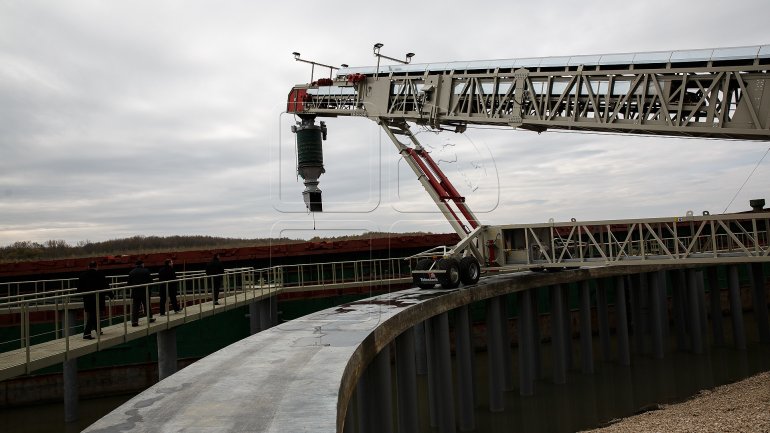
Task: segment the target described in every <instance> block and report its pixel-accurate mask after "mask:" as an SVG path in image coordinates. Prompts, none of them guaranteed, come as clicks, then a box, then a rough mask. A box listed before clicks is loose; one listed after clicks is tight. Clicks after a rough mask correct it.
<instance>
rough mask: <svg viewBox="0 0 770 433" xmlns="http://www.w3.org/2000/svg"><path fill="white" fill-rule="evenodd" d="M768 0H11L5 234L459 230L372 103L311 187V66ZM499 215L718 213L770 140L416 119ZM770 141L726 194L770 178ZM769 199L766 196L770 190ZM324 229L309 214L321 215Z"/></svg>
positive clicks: (625, 43)
mask: <svg viewBox="0 0 770 433" xmlns="http://www.w3.org/2000/svg"><path fill="white" fill-rule="evenodd" d="M768 17H770V2H767V1H766V0H755V1H751V0H745V1H744V0H736V1H732V2H728V3H725V2H723V1H711V0H709V1H698V2H695V3H693V2H675V1H670V0H667V1H657V0H648V1H642V2H607V1H581V2H577V1H550V2H519V1H510V0H506V1H494V2H489V1H475V2H467V1H424V2H415V1H402V0H392V1H389V2H379V3H378V2H368V3H366V2H363V3H362V2H358V3H356V2H346V3H345V2H343V3H339V2H337V3H332V2H316V1H313V2H311V1H307V2H305V1H294V2H257V1H247V0H243V1H236V0H232V1H213V0H212V1H190V0H185V1H157V0H153V1H137V0H132V1H104V0H98V1H97V0H93V1H62V0H59V1H53V0H51V1H34V0H19V1H12V0H0V245H8V244H10V243H13V242H15V241H23V240H32V241H45V240H48V239H63V240H66V241H67V242H70V243H73V244H74V243H76V242H78V241H84V240H91V241H101V240H107V239H114V238H119V237H126V236H133V235H161V236H168V235H212V236H227V237H248V238H251V237H266V236H289V237H303V238H308V237H311V236H314V235H315V234H347V233H349V232H360V231H365V230H377V231H395V232H404V231H415V230H425V231H433V232H450V231H451V228H450V226H449V224H448V223H446V222H445V221H444V220H443V219H441V216H440V215H439V214H437V213H436V211H435V210H434V208H433V205H432V203H431V202H430V200H429V199H428V196H427V194H426V193H425V192H424V191H423V190H422V187H421V186H420V185H419V183H418V182H417V181H416V180H415V179H414V175H413V174H411V173H410V172H408V171H407V169H406V167H405V165H404V163H403V162H401V163H399V158H398V154H397V153H396V151H395V149H394V147H393V145H392V144H391V143H390V142H389V141H388V139H387V137H384V136H382V134H381V133H380V131H379V130H378V129H377V128H378V127H377V126H376V125H375V124H374V123H373V122H371V121H368V120H365V119H360V118H338V119H330V120H329V121H328V128H329V137H328V140H327V141H326V142H324V148H325V164H326V173H325V174H324V175H323V176H322V177H321V179H320V181H321V183H320V188H321V189H322V190H323V191H324V192H323V195H324V207H325V210H328V211H329V212H325V213H323V214H317V215H315V216H314V215H310V214H308V213H306V212H304V211H303V208H304V206H303V205H302V203H301V200H302V196H301V193H302V190H303V189H304V186H303V185H302V182H301V180H300V181H297V179H296V175H295V172H294V167H293V163H294V158H295V156H294V153H293V151H294V150H293V149H294V148H293V146H294V144H293V143H294V137H293V135H292V134H291V131H290V130H289V127H290V125H291V123H292V122H293V119H292V118H291V116H287V115H285V114H283V115H282V113H281V112H282V111H283V110H285V101H286V97H287V94H288V92H289V90H290V89H291V87H292V86H293V85H294V84H299V83H304V82H307V81H308V80H309V78H310V68H309V65H306V64H303V63H299V62H295V61H294V59H293V57H292V55H291V53H292V52H293V51H299V52H301V53H302V57H304V58H307V59H311V60H316V61H318V62H321V63H326V64H332V65H339V64H341V63H347V64H349V65H351V66H367V65H372V64H373V63H374V62H375V59H374V57H373V55H372V44H374V43H375V42H381V43H383V44H384V47H383V48H382V53H383V54H387V55H390V56H392V57H402V56H403V55H404V53H406V52H408V51H411V52H414V53H416V56H415V57H414V60H413V61H414V62H415V63H418V62H419V63H423V62H436V61H454V60H478V59H499V58H517V57H536V56H561V55H575V54H599V53H616V52H637V51H655V50H675V49H690V48H713V47H725V46H744V45H758V44H768V43H770V30H769V29H770V28H769V27H768V25H767V19H768ZM418 137H419V138H420V139H421V140H424V142H425V143H426V144H427V145H429V146H430V148H431V149H432V150H433V152H434V156H436V155H438V158H437V159H440V160H442V161H444V162H442V165H443V166H444V167H445V169H446V171H447V173H448V174H449V175H450V177H451V179H453V181H454V182H455V183H456V184H458V185H459V186H460V187H461V192H463V193H464V194H466V196H467V197H468V200H469V203H470V205H471V207H472V208H473V209H474V211H475V212H476V214H477V216H478V217H479V218H480V219H481V220H482V222H483V223H487V224H512V223H530V222H545V221H547V220H548V219H549V218H554V219H555V220H557V221H564V220H569V219H570V218H577V219H578V220H596V219H615V218H632V217H661V216H675V215H682V214H684V213H685V212H686V211H687V210H693V211H694V212H696V213H700V212H701V211H703V210H709V211H710V212H712V213H717V212H722V211H723V210H724V209H725V207H726V206H727V205H728V203H729V202H730V200H731V199H732V198H733V196H734V195H735V193H736V191H737V190H738V188H739V187H740V186H741V184H742V183H743V182H744V181H745V180H746V178H747V176H748V175H749V173H750V172H751V171H752V169H754V167H755V166H756V164H757V162H758V161H759V160H760V158H762V156H763V155H764V153H765V152H766V150H767V148H768V144H767V143H761V142H759V143H757V142H753V143H752V142H742V141H718V140H696V139H670V138H660V137H631V136H606V135H596V134H575V133H572V134H570V133H555V132H546V133H543V134H541V135H537V134H534V133H532V132H527V131H516V130H493V131H490V130H486V129H469V130H468V132H467V133H465V134H462V135H456V134H440V135H435V134H433V133H430V132H427V131H425V132H421V133H420V135H419V136H418ZM768 185H770V158H767V159H766V160H765V161H764V162H763V163H762V164H761V165H760V166H759V167H758V168H757V170H756V172H755V173H754V174H753V176H752V177H751V179H750V180H749V182H748V183H747V184H746V186H745V187H744V188H743V190H742V192H741V193H740V194H739V195H738V197H737V198H736V200H735V202H734V203H733V205H732V206H731V207H730V209H729V211H739V210H745V209H747V208H748V200H749V199H752V198H767V199H770V194H768V192H769V191H768ZM769 202H770V200H769ZM314 227H315V229H316V231H314V230H313V229H314Z"/></svg>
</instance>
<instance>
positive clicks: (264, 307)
mask: <svg viewBox="0 0 770 433" xmlns="http://www.w3.org/2000/svg"><path fill="white" fill-rule="evenodd" d="M274 298H275V297H274V296H271V297H268V298H265V299H262V300H261V301H259V302H257V310H259V313H258V314H257V317H259V330H260V331H264V330H265V329H269V328H271V327H272V326H273V324H274V323H277V319H276V317H274V316H276V315H277V310H276V311H273V307H274V304H275V305H277V304H276V303H275V302H274V301H273V300H274Z"/></svg>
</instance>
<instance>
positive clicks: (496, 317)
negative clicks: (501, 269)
mask: <svg viewBox="0 0 770 433" xmlns="http://www.w3.org/2000/svg"><path fill="white" fill-rule="evenodd" d="M486 305H487V318H486V319H487V359H488V361H489V410H490V411H491V412H502V411H503V410H505V405H504V399H503V389H504V382H505V372H504V371H503V347H502V336H501V335H500V334H501V330H502V325H501V322H502V318H501V317H500V316H501V314H500V312H501V309H500V297H498V296H496V297H494V298H490V299H488V300H487V304H486Z"/></svg>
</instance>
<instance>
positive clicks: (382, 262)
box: [0, 258, 410, 372]
mask: <svg viewBox="0 0 770 433" xmlns="http://www.w3.org/2000/svg"><path fill="white" fill-rule="evenodd" d="M409 272H410V269H409V265H408V262H407V261H404V260H403V259H402V258H385V259H370V260H355V261H337V262H324V263H313V264H296V265H280V266H272V267H269V268H262V269H255V268H251V267H242V268H230V269H226V270H225V273H224V275H222V288H221V292H220V294H219V300H220V303H221V305H220V306H214V305H210V306H206V307H205V308H204V304H207V303H209V302H211V301H212V299H213V290H212V289H213V287H212V277H211V276H207V275H205V272H203V271H192V272H186V273H181V272H180V273H178V276H179V277H178V278H177V279H176V280H172V281H163V282H158V281H153V282H152V283H148V284H141V285H136V286H129V285H127V284H126V277H122V276H121V277H111V278H110V280H109V285H110V288H109V289H104V290H96V291H92V292H86V293H77V292H76V290H77V288H76V285H77V279H74V278H68V279H61V280H39V281H23V282H11V283H3V286H2V287H3V288H4V289H5V292H2V293H3V294H4V296H0V319H2V320H4V321H5V323H10V324H11V326H5V327H0V331H3V332H2V333H0V368H2V365H3V362H2V361H3V357H8V356H14V357H16V358H18V357H20V356H21V355H22V353H23V358H24V364H25V366H26V368H25V372H29V371H31V370H32V369H33V368H31V363H32V361H33V359H32V357H33V356H32V349H33V348H40V347H42V346H44V345H52V344H54V343H56V342H58V343H59V344H61V340H62V339H63V348H60V349H59V350H63V351H64V356H65V358H66V357H68V356H69V353H70V351H71V350H72V348H73V346H76V347H77V348H79V347H82V346H83V345H84V344H88V343H87V342H84V341H83V339H82V337H81V336H80V335H79V334H81V333H82V332H83V330H84V326H85V323H84V322H85V319H86V317H85V314H83V317H82V319H81V320H77V319H78V314H76V313H79V312H82V311H83V302H82V299H83V296H84V295H94V296H95V298H96V306H97V308H96V336H95V338H94V339H95V340H96V342H97V346H99V345H100V343H101V342H102V339H103V338H105V336H104V335H103V334H102V329H103V328H107V327H110V329H111V332H110V333H109V335H107V336H106V338H109V339H110V340H111V341H114V339H115V338H122V339H123V340H124V341H125V340H127V339H126V336H127V335H128V334H129V330H130V329H131V328H130V326H129V325H130V323H131V315H130V311H131V306H132V296H131V295H132V293H133V292H135V291H140V292H143V293H142V297H143V298H144V300H145V305H147V306H148V311H144V312H143V314H142V316H141V319H142V325H141V327H142V328H146V329H148V330H149V329H150V328H151V327H153V326H155V325H157V324H158V323H157V322H156V321H153V322H155V325H153V324H152V323H153V322H151V321H150V320H148V319H149V318H150V316H151V314H154V313H156V312H157V309H158V307H159V306H160V305H159V300H158V295H160V292H161V291H166V294H167V295H168V293H169V291H171V290H172V284H174V285H176V288H177V299H178V302H179V305H180V307H182V308H181V311H180V313H179V314H175V315H173V318H172V314H171V312H172V311H173V310H172V309H166V308H164V310H165V311H167V313H168V314H166V315H165V318H164V319H165V321H166V322H170V321H172V320H174V321H176V319H177V317H184V318H185V321H186V320H187V318H188V316H191V315H196V314H197V315H199V316H200V317H202V316H203V314H204V312H205V313H206V314H209V312H210V311H212V309H213V310H214V311H213V313H214V314H215V313H216V312H217V311H216V310H217V309H218V310H224V309H227V308H228V307H229V306H230V305H229V304H232V303H235V304H239V303H241V301H246V300H248V299H254V298H255V296H258V295H264V294H265V293H266V291H272V292H278V293H280V292H281V291H283V290H289V291H296V290H324V289H329V288H332V289H337V288H339V287H341V286H346V285H347V286H355V285H367V284H372V285H375V284H380V283H383V282H388V281H403V279H405V278H408V277H409ZM54 287H58V288H54ZM23 288H30V290H29V291H24V290H21V289H23ZM164 298H165V299H166V301H167V302H168V301H169V300H170V297H169V296H165V297H164ZM102 299H103V301H102ZM101 303H103V304H104V309H102V308H100V304H101ZM51 321H53V326H51ZM121 324H122V327H118V329H121V332H120V335H116V334H115V333H114V332H112V330H114V329H116V328H115V326H114V325H121ZM160 324H162V321H161V322H160ZM73 342H75V343H74V344H73ZM52 350H53V349H52Z"/></svg>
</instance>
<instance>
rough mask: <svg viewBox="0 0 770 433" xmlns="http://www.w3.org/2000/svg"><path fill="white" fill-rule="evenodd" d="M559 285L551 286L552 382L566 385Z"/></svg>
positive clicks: (562, 299) (562, 303) (561, 298)
mask: <svg viewBox="0 0 770 433" xmlns="http://www.w3.org/2000/svg"><path fill="white" fill-rule="evenodd" d="M563 295H564V294H563V292H562V289H561V285H560V284H557V285H555V286H553V289H552V292H551V296H552V302H551V348H552V349H553V355H552V360H551V362H552V364H553V382H554V383H555V384H557V385H563V384H565V383H567V366H566V363H565V361H566V359H565V358H566V355H565V353H564V352H565V345H564V339H565V335H564V297H563Z"/></svg>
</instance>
